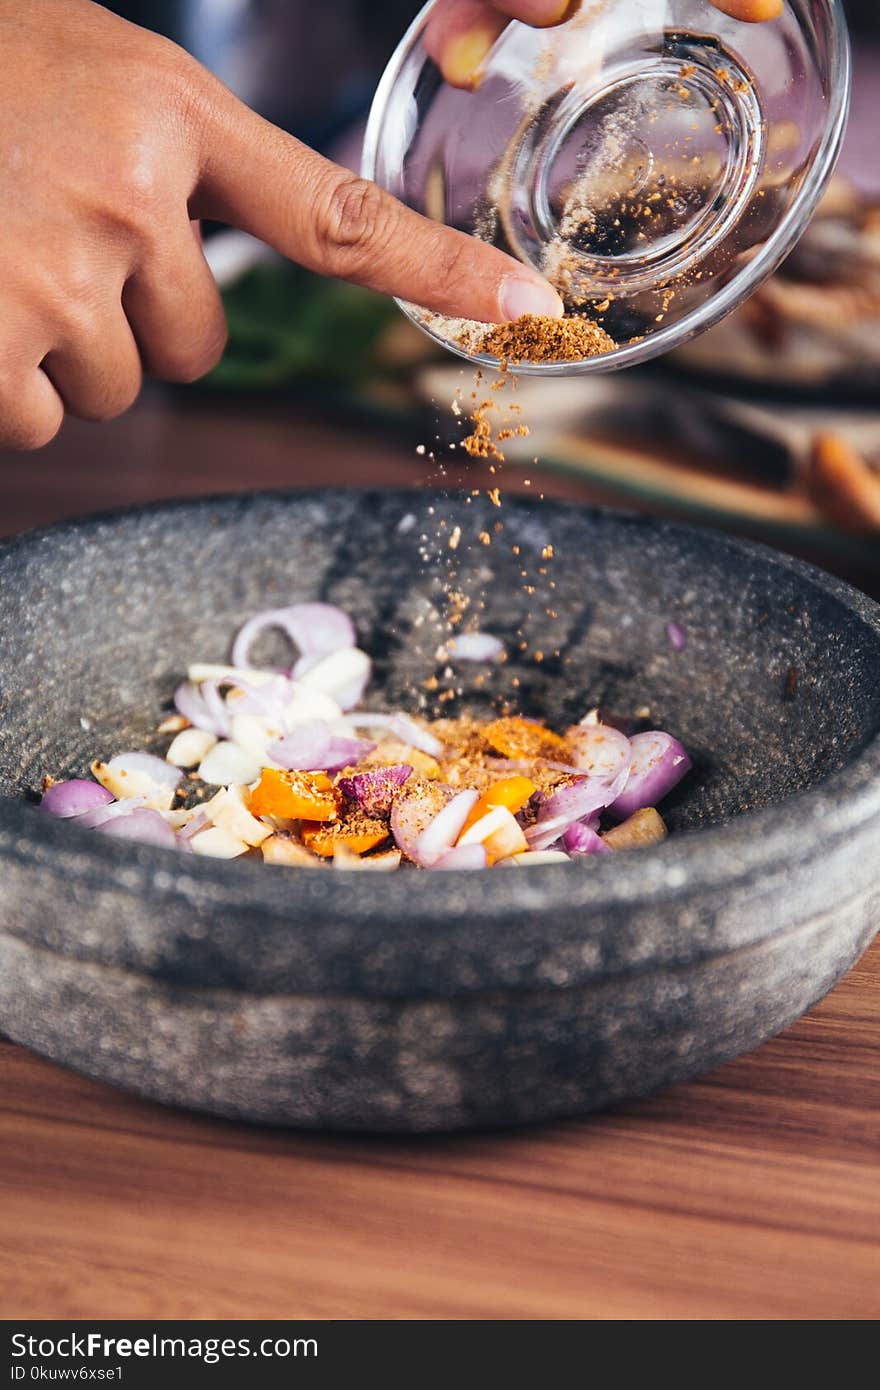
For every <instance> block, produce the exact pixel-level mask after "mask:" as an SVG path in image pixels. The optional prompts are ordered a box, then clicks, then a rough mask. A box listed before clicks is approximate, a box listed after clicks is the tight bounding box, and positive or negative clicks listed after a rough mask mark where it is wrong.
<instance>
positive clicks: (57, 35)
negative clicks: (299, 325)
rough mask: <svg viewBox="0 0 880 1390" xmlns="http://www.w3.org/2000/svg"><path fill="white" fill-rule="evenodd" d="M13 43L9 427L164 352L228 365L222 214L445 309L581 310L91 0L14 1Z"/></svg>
mask: <svg viewBox="0 0 880 1390" xmlns="http://www.w3.org/2000/svg"><path fill="white" fill-rule="evenodd" d="M0 51H2V53H3V65H4V76H3V96H2V99H0V205H2V208H3V221H2V224H0V272H2V274H0V284H2V290H0V444H4V443H5V444H8V445H12V446H13V447H19V448H36V447H39V446H40V445H42V444H45V443H46V442H47V441H48V440H49V439H51V438H52V436H53V435H54V434H55V433H56V431H57V430H58V428H59V426H60V424H61V421H62V419H63V416H64V413H65V410H66V411H68V412H70V413H72V414H75V415H80V416H83V417H85V418H88V419H99V420H100V419H107V418H109V417H111V416H114V415H117V414H119V413H120V412H122V411H123V410H125V409H126V408H127V407H128V406H129V405H130V404H131V403H132V401H133V400H134V399H135V397H136V396H137V394H138V391H139V389H140V385H141V378H142V373H143V370H144V369H146V370H147V371H148V372H150V373H152V374H153V375H155V376H159V377H163V378H166V379H168V380H172V381H191V380H193V379H194V378H196V377H198V376H201V375H202V374H203V373H205V372H207V371H208V370H210V368H211V367H212V366H213V365H214V364H215V363H216V362H217V360H218V359H219V357H220V355H221V353H222V351H223V346H224V343H225V338H226V326H225V320H224V315H223V308H222V305H221V302H220V297H219V295H218V292H217V288H216V286H215V284H214V280H213V277H212V275H211V273H210V270H209V268H208V265H207V263H206V261H205V258H204V255H203V253H202V247H201V242H200V238H199V236H198V232H197V229H196V228H194V227H193V225H192V224H193V221H194V220H197V219H199V218H203V217H207V218H212V219H215V220H217V221H220V222H225V223H229V224H230V225H232V226H236V227H240V228H242V229H243V230H245V231H248V232H250V233H252V234H253V235H254V236H256V237H259V238H260V239H261V240H263V241H266V242H268V243H269V244H270V245H272V246H274V247H275V248H276V249H277V250H278V251H280V252H281V253H282V254H283V255H285V256H288V257H290V258H291V259H293V260H296V261H298V262H299V263H300V264H302V265H304V266H306V267H308V268H309V269H311V270H315V271H320V272H322V273H323V274H328V275H336V276H340V277H342V278H344V279H348V280H353V281H356V282H357V283H359V284H363V285H370V286H372V287H373V288H374V289H377V290H382V291H385V292H386V293H390V294H396V295H400V296H401V297H402V298H404V299H408V300H412V301H414V302H415V303H417V304H421V305H424V306H425V307H426V308H429V309H435V310H438V311H440V312H442V313H447V314H450V315H455V316H458V315H462V316H467V317H471V318H480V319H484V320H486V321H488V322H495V321H503V320H506V319H514V318H517V317H519V315H521V314H523V313H529V312H531V313H537V314H542V313H543V314H558V313H561V311H562V304H561V301H560V299H559V296H558V295H557V294H556V292H555V290H553V289H552V288H551V287H550V286H549V285H548V284H547V283H546V282H545V281H544V280H543V279H542V278H541V277H540V276H539V275H538V274H537V272H535V271H533V270H531V269H530V268H529V267H527V266H524V265H521V264H520V263H519V262H518V261H515V260H513V259H512V258H510V257H508V256H506V255H504V254H503V253H502V252H501V251H498V250H497V249H495V248H494V247H491V246H486V245H483V244H482V243H480V242H478V241H476V240H475V239H474V238H472V237H469V236H467V235H465V234H464V233H461V232H457V231H455V230H453V229H451V228H448V227H444V226H442V225H441V224H439V223H437V222H432V221H429V220H428V219H426V218H423V217H420V216H419V215H418V214H417V213H416V212H413V211H412V210H411V209H409V208H406V207H404V206H403V205H402V204H401V203H398V202H397V201H395V199H393V198H392V197H391V196H390V195H389V194H387V193H385V192H384V191H383V190H381V189H380V188H378V187H377V186H376V185H375V184H372V183H369V182H367V181H365V180H363V179H360V178H357V177H356V176H355V175H353V174H351V173H349V172H348V171H347V170H344V169H341V168H339V167H338V166H336V165H334V164H332V163H330V161H329V160H326V159H324V158H322V157H321V156H320V155H318V154H316V153H315V152H314V151H313V150H310V149H308V148H307V146H305V145H303V144H301V143H300V141H298V140H295V139H294V138H293V137H291V136H289V135H287V134H285V133H284V132H283V131H281V130H279V129H277V128H276V127H274V126H272V125H270V124H269V123H268V122H267V121H264V120H262V119H261V118H260V117H259V116H257V115H256V114H255V113H254V112H252V111H250V110H249V109H248V108H247V107H246V106H244V105H243V104H242V103H241V102H239V101H238V100H237V99H236V98H235V97H234V96H233V95H232V94H231V93H230V92H229V91H228V90H227V89H226V88H225V87H224V86H223V85H222V83H220V82H219V81H217V80H216V79H215V78H214V77H212V76H211V75H210V74H209V73H208V72H207V71H206V70H205V69H204V68H202V67H201V66H200V65H199V64H198V63H196V62H195V60H194V59H193V58H191V57H190V56H189V55H188V54H186V53H184V52H183V51H182V50H181V49H179V48H177V47H176V46H175V45H174V44H171V43H169V42H167V41H166V40H164V39H162V38H159V37H158V36H157V35H155V34H151V33H148V32H147V31H146V30H144V29H140V28H138V27H136V26H135V25H132V24H128V23H127V22H126V21H124V20H122V19H119V18H118V17H117V16H115V15H113V14H111V13H110V12H109V11H107V10H105V9H103V8H101V7H100V6H98V5H95V4H92V3H90V0H40V4H39V5H22V4H21V0H0ZM343 346H344V345H343Z"/></svg>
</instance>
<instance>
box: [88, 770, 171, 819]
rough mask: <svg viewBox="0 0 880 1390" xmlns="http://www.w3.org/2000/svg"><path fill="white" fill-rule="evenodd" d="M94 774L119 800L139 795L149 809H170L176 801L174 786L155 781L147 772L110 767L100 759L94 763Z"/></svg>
mask: <svg viewBox="0 0 880 1390" xmlns="http://www.w3.org/2000/svg"><path fill="white" fill-rule="evenodd" d="M92 776H93V777H94V779H95V781H96V782H100V783H101V786H102V787H106V788H107V790H108V792H112V793H113V795H114V796H115V797H116V799H117V801H126V800H127V799H128V798H129V797H137V799H138V800H139V801H140V803H141V805H142V806H143V807H144V809H145V810H147V811H169V810H170V809H171V804H172V802H173V801H174V791H175V789H174V787H173V786H171V785H170V784H169V783H167V782H165V783H163V782H155V781H154V780H153V778H152V777H150V776H148V774H147V773H145V772H139V771H137V770H135V769H131V768H128V769H125V768H115V767H110V765H109V764H108V763H102V762H100V761H98V762H94V763H92Z"/></svg>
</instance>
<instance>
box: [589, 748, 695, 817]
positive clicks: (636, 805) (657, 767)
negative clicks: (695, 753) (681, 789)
mask: <svg viewBox="0 0 880 1390" xmlns="http://www.w3.org/2000/svg"><path fill="white" fill-rule="evenodd" d="M630 747H631V748H632V757H631V760H630V768H629V775H628V777H627V779H626V782H625V783H624V785H623V788H622V789H621V791H620V793H619V795H618V796H617V797H616V798H615V799H614V802H613V803H611V804H610V806H609V809H610V811H611V813H612V815H614V816H615V817H616V818H617V819H618V820H625V819H626V817H627V816H631V815H632V813H633V812H634V811H639V810H641V808H642V807H643V806H655V805H656V804H657V802H658V801H660V800H662V798H663V797H664V796H666V794H667V793H668V792H670V791H671V790H672V788H673V787H675V786H677V785H678V783H679V782H680V781H681V779H682V777H684V776H685V774H686V773H687V772H689V771H690V769H691V768H692V767H693V763H692V762H691V760H690V758H689V757H688V754H687V753H686V751H685V749H684V748H683V747H682V745H681V744H680V743H679V741H678V739H677V738H673V737H672V735H671V734H666V733H664V732H663V731H662V730H661V729H652V730H650V732H648V733H644V734H634V735H633V737H632V738H631V739H630Z"/></svg>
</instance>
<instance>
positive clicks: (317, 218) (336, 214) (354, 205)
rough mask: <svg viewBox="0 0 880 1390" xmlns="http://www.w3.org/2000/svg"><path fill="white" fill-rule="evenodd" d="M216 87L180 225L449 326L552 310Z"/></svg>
mask: <svg viewBox="0 0 880 1390" xmlns="http://www.w3.org/2000/svg"><path fill="white" fill-rule="evenodd" d="M217 87H218V88H219V91H215V92H213V93H212V102H211V108H210V110H209V112H208V116H207V119H206V120H205V122H204V125H203V131H202V157H201V173H200V177H199V182H198V187H197V189H196V191H195V193H194V195H193V198H192V199H191V202H190V216H191V217H207V218H211V219H213V220H215V221H218V222H225V223H228V224H229V225H231V226H234V227H238V228H240V229H241V230H242V231H245V232H250V233H251V234H252V235H253V236H255V237H258V238H259V239H260V240H261V241H265V242H268V244H269V245H270V246H273V247H274V248H275V249H276V250H277V251H280V252H281V254H282V255H284V256H287V257H289V258H290V259H291V260H294V261H298V262H299V264H300V265H304V266H306V267H307V268H308V269H309V270H315V271H318V272H320V273H321V274H323V275H334V276H338V277H340V278H341V279H343V280H353V281H354V282H355V283H356V284H359V285H368V286H369V287H370V288H371V289H374V290H381V291H383V292H384V293H386V294H393V295H397V296H398V297H399V298H401V299H405V300H409V301H411V302H412V303H414V304H419V305H421V306H423V307H424V308H426V309H434V310H436V311H438V312H439V313H443V314H448V315H449V316H451V317H456V318H458V317H461V318H473V319H481V320H483V321H485V322H487V323H498V322H506V321H508V320H511V319H516V318H519V317H520V315H521V314H526V313H530V314H549V315H553V316H554V317H556V316H558V315H560V314H561V313H562V301H561V299H560V298H559V295H558V294H557V293H556V291H555V290H554V289H553V288H552V287H551V286H550V285H549V284H548V283H547V281H546V280H544V279H543V278H542V277H541V276H540V275H539V274H538V273H537V272H536V271H534V270H532V269H530V267H528V266H525V265H523V264H522V263H521V262H520V261H517V260H514V259H513V257H511V256H507V255H505V254H504V252H502V251H499V250H497V248H496V247H493V246H487V245H486V244H485V243H484V242H481V241H478V240H477V239H476V238H475V237H471V236H468V235H466V234H465V233H464V232H458V231H455V230H453V229H452V228H451V227H445V226H443V224H442V223H439V222H433V221H431V220H430V219H429V218H427V217H422V216H420V214H419V213H417V212H414V211H413V210H412V209H411V208H408V207H406V206H405V205H404V204H403V203H400V202H398V201H397V199H396V198H393V197H392V196H391V195H390V194H389V193H386V192H385V190H384V189H381V188H379V186H378V185H377V184H374V183H371V182H370V181H369V180H367V179H362V178H358V177H357V175H355V174H352V173H350V172H349V171H348V170H347V169H342V168H340V167H339V166H338V165H336V164H333V163H331V161H330V160H328V159H324V157H323V156H322V155H319V154H317V153H316V152H315V151H314V150H312V149H309V147H308V146H307V145H303V144H302V143H301V142H300V141H299V140H296V139H294V137H293V136H291V135H287V134H286V133H285V132H284V131H282V130H279V129H278V128H277V127H276V126H273V125H270V124H269V122H268V121H264V120H263V119H262V117H260V116H257V115H256V114H255V113H254V112H253V111H251V110H250V109H249V108H248V107H246V106H244V105H243V104H242V103H241V102H239V101H238V100H237V99H236V98H235V97H233V96H232V95H231V93H229V92H227V91H226V89H225V88H222V87H221V86H220V84H219V83H218V84H217Z"/></svg>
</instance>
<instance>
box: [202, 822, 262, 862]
mask: <svg viewBox="0 0 880 1390" xmlns="http://www.w3.org/2000/svg"><path fill="white" fill-rule="evenodd" d="M190 844H191V845H192V849H193V854H204V855H206V856H207V857H208V858H209V859H237V858H238V857H239V855H241V854H247V852H248V849H249V846H248V845H246V844H245V842H244V840H238V839H236V837H235V836H234V835H230V834H229V832H228V831H227V830H223V829H221V827H220V826H219V825H211V826H209V827H208V829H207V830H200V831H199V832H198V834H196V835H193V837H192V839H191V840H190Z"/></svg>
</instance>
